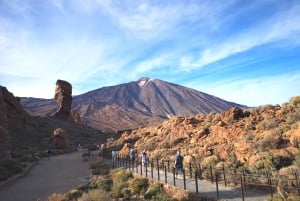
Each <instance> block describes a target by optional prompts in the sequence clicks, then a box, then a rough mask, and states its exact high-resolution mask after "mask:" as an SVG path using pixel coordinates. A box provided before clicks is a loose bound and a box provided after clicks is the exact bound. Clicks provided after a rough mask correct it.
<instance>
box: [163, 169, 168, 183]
mask: <svg viewBox="0 0 300 201" xmlns="http://www.w3.org/2000/svg"><path fill="white" fill-rule="evenodd" d="M164 169H165V183H168V178H167V167H166V166H165V167H164Z"/></svg>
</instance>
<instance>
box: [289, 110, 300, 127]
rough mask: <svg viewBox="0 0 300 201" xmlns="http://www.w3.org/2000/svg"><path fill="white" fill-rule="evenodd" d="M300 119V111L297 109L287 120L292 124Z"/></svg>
mask: <svg viewBox="0 0 300 201" xmlns="http://www.w3.org/2000/svg"><path fill="white" fill-rule="evenodd" d="M298 121H300V111H297V112H295V113H291V114H289V115H288V116H287V118H286V122H287V123H288V124H290V125H292V124H294V123H296V122H298Z"/></svg>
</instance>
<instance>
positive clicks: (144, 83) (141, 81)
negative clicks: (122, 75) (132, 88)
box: [137, 77, 154, 87]
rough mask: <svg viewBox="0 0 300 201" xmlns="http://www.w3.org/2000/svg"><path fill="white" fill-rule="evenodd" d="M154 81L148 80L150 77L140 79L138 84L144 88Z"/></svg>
mask: <svg viewBox="0 0 300 201" xmlns="http://www.w3.org/2000/svg"><path fill="white" fill-rule="evenodd" d="M153 80H154V79H150V78H148V77H142V78H140V79H139V80H138V81H137V83H138V85H139V86H140V87H143V86H145V85H146V84H147V83H148V82H151V81H153Z"/></svg>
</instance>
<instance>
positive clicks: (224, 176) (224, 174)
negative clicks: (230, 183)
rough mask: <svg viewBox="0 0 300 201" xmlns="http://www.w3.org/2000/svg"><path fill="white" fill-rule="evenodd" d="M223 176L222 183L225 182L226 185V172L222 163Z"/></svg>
mask: <svg viewBox="0 0 300 201" xmlns="http://www.w3.org/2000/svg"><path fill="white" fill-rule="evenodd" d="M223 178H224V184H225V187H226V186H227V181H226V173H225V167H224V165H223Z"/></svg>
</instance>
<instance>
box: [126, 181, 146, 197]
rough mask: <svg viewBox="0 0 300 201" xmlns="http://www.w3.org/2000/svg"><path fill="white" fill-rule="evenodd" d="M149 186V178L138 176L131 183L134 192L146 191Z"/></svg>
mask: <svg viewBox="0 0 300 201" xmlns="http://www.w3.org/2000/svg"><path fill="white" fill-rule="evenodd" d="M148 186H149V181H148V179H147V178H136V179H134V180H133V181H132V182H131V184H130V190H131V192H132V193H133V194H143V193H142V192H146V191H147V189H148Z"/></svg>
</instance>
